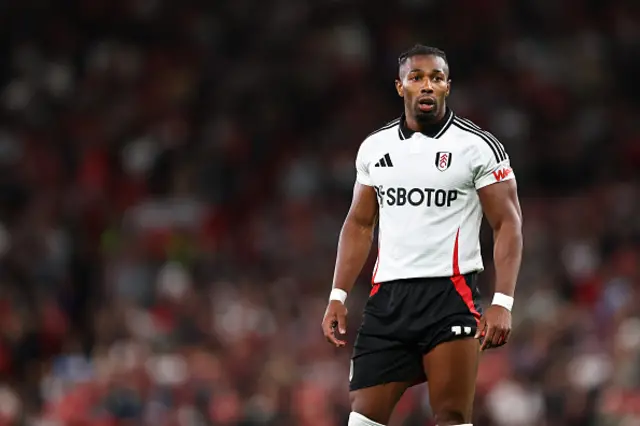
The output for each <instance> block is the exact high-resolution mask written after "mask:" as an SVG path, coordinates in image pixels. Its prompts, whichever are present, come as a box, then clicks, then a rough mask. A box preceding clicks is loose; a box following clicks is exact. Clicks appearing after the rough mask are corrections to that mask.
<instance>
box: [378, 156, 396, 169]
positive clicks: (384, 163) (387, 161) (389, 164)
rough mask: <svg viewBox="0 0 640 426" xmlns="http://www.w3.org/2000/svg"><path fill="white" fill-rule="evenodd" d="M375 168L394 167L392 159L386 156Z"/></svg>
mask: <svg viewBox="0 0 640 426" xmlns="http://www.w3.org/2000/svg"><path fill="white" fill-rule="evenodd" d="M374 167H393V163H392V162H391V157H390V156H389V154H385V155H384V157H382V158H381V159H380V161H378V162H377V163H376V165H375V166H374Z"/></svg>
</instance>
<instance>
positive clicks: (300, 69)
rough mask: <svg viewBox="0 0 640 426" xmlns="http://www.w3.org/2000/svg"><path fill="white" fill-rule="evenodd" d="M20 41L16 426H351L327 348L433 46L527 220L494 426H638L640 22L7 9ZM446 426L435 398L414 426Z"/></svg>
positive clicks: (10, 388)
mask: <svg viewBox="0 0 640 426" xmlns="http://www.w3.org/2000/svg"><path fill="white" fill-rule="evenodd" d="M0 34H1V36H0V53H1V55H2V57H3V58H4V60H3V62H2V66H0V280H1V282H0V426H5V425H6V426H9V425H39V426H63V425H70V426H75V425H78V426H80V425H96V426H98V425H105V426H107V425H109V426H110V425H147V424H148V425H158V426H162V425H167V426H172V425H176V426H178V425H179V426H182V425H189V426H199V425H221V426H232V425H240V426H260V425H263V426H270V425H278V426H342V425H346V419H347V417H348V413H349V411H350V410H349V401H348V382H347V380H348V368H349V361H348V360H349V356H350V349H348V350H344V349H343V350H337V349H335V348H333V347H331V346H330V345H328V344H326V342H324V340H323V337H322V333H321V330H320V321H321V319H322V314H323V311H324V308H325V306H326V300H327V297H328V292H329V289H330V286H331V278H332V273H333V264H334V260H335V247H336V243H337V237H338V233H339V230H340V226H341V224H342V220H343V219H344V216H345V214H346V211H347V208H348V206H349V202H350V196H351V190H352V187H353V183H354V178H355V169H354V158H355V152H356V150H357V148H358V146H359V144H360V142H361V141H362V140H363V138H364V137H365V136H366V135H367V134H368V133H369V132H371V131H373V130H374V129H376V128H378V127H380V126H381V125H383V124H384V123H385V122H387V121H389V120H391V119H393V118H395V117H397V116H398V115H399V114H400V112H401V108H402V103H401V100H400V99H399V98H397V96H396V94H395V91H394V88H393V79H394V78H395V76H396V71H397V59H396V58H397V56H398V54H399V53H400V52H401V51H403V50H406V49H407V48H409V47H410V46H412V45H413V44H414V43H416V42H421V43H424V44H428V45H434V46H437V47H440V48H443V49H444V50H445V51H446V52H447V54H448V56H449V61H450V66H451V78H452V80H453V83H452V84H453V86H452V87H453V91H452V96H451V97H450V98H449V99H450V105H451V106H452V108H453V109H454V111H456V112H457V113H458V114H460V115H463V116H466V117H469V118H471V119H472V120H474V121H475V122H476V123H478V124H479V125H481V126H483V127H485V128H488V129H490V130H491V131H492V132H493V133H494V134H495V135H496V136H498V137H499V138H500V140H501V141H502V142H503V144H504V145H505V147H506V148H507V151H508V152H509V153H510V156H511V158H512V164H513V165H514V170H515V171H516V175H517V177H518V182H519V188H520V196H521V201H522V205H523V211H524V217H525V257H524V261H523V267H522V272H521V278H520V281H519V284H518V290H517V297H516V306H515V308H514V322H515V332H514V335H513V338H512V341H511V342H510V343H509V345H508V346H506V347H505V348H502V349H499V350H495V351H492V352H487V353H486V355H483V357H482V362H481V367H480V373H479V378H478V390H477V404H476V409H475V417H476V418H475V423H474V424H477V425H480V426H582V425H585V426H589V425H603V426H617V425H620V426H631V425H639V424H640V311H639V310H638V306H640V267H639V265H640V262H639V261H640V258H639V257H640V179H639V178H640V122H639V121H638V117H640V108H639V107H640V105H639V102H638V101H639V99H640V83H638V75H640V55H638V54H637V52H638V51H640V49H639V48H640V3H638V2H634V1H624V0H609V1H606V2H602V1H594V0H565V1H557V2H553V1H539V0H521V1H517V2H509V1H508V0H482V1H479V0H455V1H453V2H434V1H431V0H401V1H398V2H393V5H391V4H390V3H388V2H386V3H385V2H364V1H356V0H335V1H312V0H270V1H251V0H233V1H211V2H204V1H200V2H177V1H169V0H90V1H80V0H75V1H74V0H64V1H58V2H52V1H51V2H48V1H39V0H21V1H17V0H7V1H3V2H2V4H0ZM634 52H635V53H634ZM482 241H483V250H484V253H485V264H486V265H487V270H486V272H485V273H484V274H483V275H482V279H481V287H482V289H483V291H484V294H485V300H486V298H488V297H489V296H490V295H491V291H492V267H491V263H492V260H491V244H492V240H491V235H490V233H487V232H483V234H482ZM373 260H374V259H373V258H372V259H370V262H369V263H368V265H367V267H366V268H365V270H364V271H363V273H362V276H361V282H358V283H357V285H356V289H355V291H354V294H352V295H351V296H350V298H349V302H348V306H349V309H350V324H349V333H348V335H349V340H350V341H351V342H352V341H353V338H354V334H355V330H356V328H357V326H358V323H359V319H360V314H361V310H362V307H363V305H364V303H365V301H366V297H367V293H368V288H367V287H368V285H369V284H368V282H369V281H370V275H371V274H370V272H371V266H372V264H373ZM487 295H489V296H487ZM429 419H430V408H429V404H428V395H427V390H426V387H425V386H419V387H416V388H414V389H412V390H411V391H410V392H408V393H407V394H406V395H405V397H404V398H403V400H402V401H401V403H400V404H399V406H398V409H397V411H396V414H395V417H394V420H393V423H392V425H393V426H395V425H407V426H418V425H425V424H431V423H429V421H430V420H429Z"/></svg>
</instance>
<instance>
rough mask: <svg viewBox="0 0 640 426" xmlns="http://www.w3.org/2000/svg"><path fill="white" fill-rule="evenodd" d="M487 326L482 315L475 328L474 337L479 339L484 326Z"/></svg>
mask: <svg viewBox="0 0 640 426" xmlns="http://www.w3.org/2000/svg"><path fill="white" fill-rule="evenodd" d="M486 326H487V322H486V321H485V320H484V317H482V318H480V322H479V323H478V328H477V330H476V335H475V337H474V338H475V339H479V338H480V337H482V335H483V332H484V328H485V327H486Z"/></svg>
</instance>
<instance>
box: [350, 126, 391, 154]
mask: <svg viewBox="0 0 640 426" xmlns="http://www.w3.org/2000/svg"><path fill="white" fill-rule="evenodd" d="M399 125H400V118H396V119H394V120H391V121H389V122H388V123H387V124H385V125H384V126H382V127H380V128H378V129H376V130H374V131H373V132H371V133H369V134H368V135H367V137H366V138H364V141H362V143H361V144H360V149H359V151H360V153H362V154H366V153H369V152H372V151H375V150H376V148H377V147H380V146H381V145H383V144H385V143H386V142H388V141H389V140H393V141H395V140H396V139H398V126H399Z"/></svg>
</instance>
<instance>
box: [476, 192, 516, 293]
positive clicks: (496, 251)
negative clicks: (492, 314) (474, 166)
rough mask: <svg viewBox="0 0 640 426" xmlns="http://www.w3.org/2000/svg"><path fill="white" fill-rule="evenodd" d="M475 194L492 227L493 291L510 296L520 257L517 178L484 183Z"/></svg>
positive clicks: (513, 289) (513, 288)
mask: <svg viewBox="0 0 640 426" xmlns="http://www.w3.org/2000/svg"><path fill="white" fill-rule="evenodd" d="M478 195H479V197H480V202H481V203H482V209H483V211H484V215H485V217H486V218H487V221H488V222H489V224H490V225H491V228H492V229H493V237H494V247H493V257H494V264H495V269H496V283H495V291H496V293H503V294H506V295H507V296H511V297H513V295H514V292H515V287H516V280H517V278H518V272H519V270H520V261H521V259H522V211H521V209H520V202H519V201H518V192H517V185H516V181H515V180H508V181H504V182H500V183H495V184H493V185H488V186H485V187H483V188H481V189H480V190H478Z"/></svg>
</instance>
